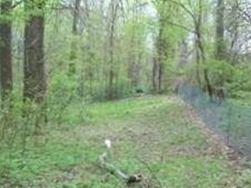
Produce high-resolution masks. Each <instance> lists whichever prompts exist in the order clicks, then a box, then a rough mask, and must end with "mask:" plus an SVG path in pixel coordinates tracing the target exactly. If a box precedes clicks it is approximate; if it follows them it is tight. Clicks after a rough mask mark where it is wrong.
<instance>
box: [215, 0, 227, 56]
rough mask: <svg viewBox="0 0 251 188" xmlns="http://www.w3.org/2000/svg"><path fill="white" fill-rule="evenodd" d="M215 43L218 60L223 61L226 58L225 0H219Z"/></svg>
mask: <svg viewBox="0 0 251 188" xmlns="http://www.w3.org/2000/svg"><path fill="white" fill-rule="evenodd" d="M215 43H216V48H215V57H216V59H218V60H223V59H224V56H225V45H224V0H217V7H216V38H215Z"/></svg>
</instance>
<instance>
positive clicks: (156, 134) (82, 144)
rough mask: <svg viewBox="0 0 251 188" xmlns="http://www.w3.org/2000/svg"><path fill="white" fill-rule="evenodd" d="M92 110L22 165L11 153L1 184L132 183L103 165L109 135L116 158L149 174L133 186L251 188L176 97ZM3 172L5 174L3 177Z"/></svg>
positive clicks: (110, 186) (105, 187)
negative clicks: (100, 161) (101, 158)
mask: <svg viewBox="0 0 251 188" xmlns="http://www.w3.org/2000/svg"><path fill="white" fill-rule="evenodd" d="M87 108H88V110H87V114H88V117H89V122H88V123H85V125H76V126H73V127H68V126H64V127H63V128H62V127H61V128H57V129H54V130H52V131H50V133H49V134H48V135H47V138H44V140H47V141H46V143H45V144H43V145H42V146H41V147H39V149H38V148H36V147H34V146H30V152H29V153H28V154H27V157H26V158H25V164H26V165H25V167H24V168H18V165H20V160H18V158H15V157H14V158H12V159H11V161H9V163H10V164H8V170H6V172H5V176H6V177H8V178H5V179H4V178H3V179H2V180H1V178H0V185H1V183H2V185H4V186H6V187H8V186H13V187H14V186H16V187H48V188H49V187H79V188H80V187H83V188H85V187H86V188H89V187H90V188H124V187H127V185H126V184H125V182H123V181H122V180H120V179H118V178H117V177H115V176H114V175H112V174H110V173H108V172H107V171H105V170H104V169H101V168H99V167H98V165H97V159H98V156H99V155H100V154H101V153H102V152H103V151H104V150H105V147H104V144H103V143H104V140H105V139H107V138H108V139H110V140H111V141H112V149H111V153H110V162H111V163H113V165H115V166H117V167H118V168H119V169H120V170H122V171H124V172H126V173H128V174H135V173H141V174H143V176H144V179H143V181H142V182H141V183H140V184H137V185H133V186H131V187H148V188H155V187H156V188H158V187H163V188H169V187H170V188H176V187H177V188H217V187H219V188H221V187H226V188H234V187H236V188H237V187H240V188H244V187H247V188H248V187H251V173H250V171H249V170H248V169H242V168H236V166H234V165H232V164H231V163H230V161H229V159H228V157H227V155H226V154H225V153H224V151H226V150H222V148H223V147H224V146H221V144H220V142H219V141H216V142H215V140H217V139H216V138H215V137H214V135H213V134H212V133H210V134H209V132H207V131H208V130H206V129H205V127H204V128H201V125H202V124H201V122H199V120H198V118H195V117H194V116H195V115H194V112H192V111H191V109H189V108H188V107H187V106H185V105H184V104H183V103H182V102H181V101H180V100H179V99H177V98H175V97H166V96H156V97H142V98H135V99H127V100H122V101H118V102H107V103H101V104H92V105H90V106H88V107H87ZM23 160H24V159H23ZM0 161H1V160H0ZM22 162H23V161H22ZM6 166H7V165H6ZM1 172H2V174H1ZM3 174H4V173H3V171H0V177H1V176H2V177H3Z"/></svg>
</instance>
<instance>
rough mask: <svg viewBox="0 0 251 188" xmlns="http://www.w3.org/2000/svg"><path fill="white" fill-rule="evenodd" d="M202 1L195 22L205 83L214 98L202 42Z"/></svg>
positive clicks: (200, 0)
mask: <svg viewBox="0 0 251 188" xmlns="http://www.w3.org/2000/svg"><path fill="white" fill-rule="evenodd" d="M202 2H203V0H199V14H198V20H197V24H195V25H196V26H195V27H196V34H197V47H198V49H199V51H200V54H201V60H202V63H203V65H204V68H203V73H204V79H205V83H206V89H207V92H208V95H209V97H210V98H212V96H213V90H212V86H211V83H210V79H209V76H208V69H207V67H206V66H205V64H206V55H205V50H204V46H203V43H202V36H201V35H202V28H201V27H202V16H203V5H202Z"/></svg>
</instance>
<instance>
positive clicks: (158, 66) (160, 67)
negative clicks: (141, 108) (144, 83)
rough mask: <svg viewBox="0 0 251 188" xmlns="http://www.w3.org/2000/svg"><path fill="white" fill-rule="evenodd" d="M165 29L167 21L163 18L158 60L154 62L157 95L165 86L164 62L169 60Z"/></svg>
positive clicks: (161, 20) (158, 41)
mask: <svg viewBox="0 0 251 188" xmlns="http://www.w3.org/2000/svg"><path fill="white" fill-rule="evenodd" d="M164 27H165V20H164V19H163V18H161V19H160V28H159V36H158V38H157V43H156V47H157V58H156V62H154V66H153V72H154V73H153V82H154V83H153V85H154V87H153V88H154V90H155V92H157V93H161V91H162V89H163V86H162V81H163V74H164V62H165V60H166V58H167V50H168V49H167V48H168V44H167V41H166V39H165V36H164V34H163V31H164V29H165V28H164Z"/></svg>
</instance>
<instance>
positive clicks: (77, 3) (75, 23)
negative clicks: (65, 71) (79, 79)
mask: <svg viewBox="0 0 251 188" xmlns="http://www.w3.org/2000/svg"><path fill="white" fill-rule="evenodd" d="M80 3H81V0H75V3H74V12H73V22H72V34H73V35H74V36H77V35H78V34H79V29H78V25H79V16H80V15H79V14H80ZM73 40H75V39H73ZM76 50H77V46H76V41H72V44H71V53H70V61H71V62H70V63H69V75H72V74H75V72H76V67H75V63H74V62H73V60H75V59H76V58H77V54H76Z"/></svg>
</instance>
